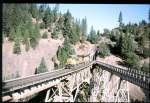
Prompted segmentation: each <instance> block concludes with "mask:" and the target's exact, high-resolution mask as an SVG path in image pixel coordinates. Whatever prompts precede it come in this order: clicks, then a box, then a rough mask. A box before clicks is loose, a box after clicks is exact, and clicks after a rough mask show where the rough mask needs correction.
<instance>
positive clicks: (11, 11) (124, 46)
mask: <svg viewBox="0 0 150 103" xmlns="http://www.w3.org/2000/svg"><path fill="white" fill-rule="evenodd" d="M33 19H34V20H35V23H33ZM116 19H118V22H119V27H117V28H114V29H112V30H108V29H104V32H103V33H100V31H96V30H95V29H94V28H93V27H91V31H90V33H89V34H88V33H87V21H88V20H87V19H86V17H85V18H83V19H82V20H79V19H76V18H74V17H73V16H72V14H71V12H70V11H69V10H68V11H67V12H66V13H64V14H62V13H61V12H60V11H59V5H58V4H56V5H55V7H54V8H50V7H49V6H48V5H46V4H42V5H37V4H3V39H4V38H6V37H7V38H8V40H9V41H11V42H14V46H13V53H14V54H17V55H19V54H21V49H20V45H21V44H24V45H25V49H26V51H29V50H30V48H33V49H35V48H36V47H37V45H38V43H39V40H40V39H42V38H43V39H45V38H48V37H49V36H51V37H52V38H53V39H59V37H60V36H61V35H62V36H63V37H64V38H65V41H64V44H63V46H62V47H59V48H58V51H57V53H56V58H57V59H58V60H59V61H60V67H63V66H64V65H65V64H66V61H67V58H68V57H69V55H72V54H75V52H74V48H73V47H72V45H75V44H76V43H77V42H80V43H84V42H85V41H89V42H90V43H91V44H96V45H98V46H97V47H98V48H99V51H98V52H97V55H98V56H100V57H105V56H108V55H110V54H115V55H117V56H120V57H121V58H122V59H123V61H124V62H123V63H122V65H125V66H128V67H130V68H135V69H140V70H143V71H146V72H149V63H147V62H144V64H142V66H141V65H140V60H141V59H144V58H149V56H150V50H149V41H150V23H148V22H146V21H145V20H141V22H139V23H128V24H124V23H123V13H122V12H120V14H119V18H116ZM149 20H150V11H149ZM93 25H94V24H93ZM42 29H47V30H48V32H50V34H49V33H47V32H44V33H43V34H41V33H40V30H42ZM107 40H108V41H109V42H106V41H107ZM3 41H4V40H3ZM43 61H44V60H43V59H42V62H41V64H42V65H43V63H44V62H43ZM57 66H58V65H57ZM40 67H41V66H40ZM39 71H40V70H39Z"/></svg>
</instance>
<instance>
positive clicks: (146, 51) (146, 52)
mask: <svg viewBox="0 0 150 103" xmlns="http://www.w3.org/2000/svg"><path fill="white" fill-rule="evenodd" d="M143 56H144V57H149V56H150V49H149V48H144V50H143Z"/></svg>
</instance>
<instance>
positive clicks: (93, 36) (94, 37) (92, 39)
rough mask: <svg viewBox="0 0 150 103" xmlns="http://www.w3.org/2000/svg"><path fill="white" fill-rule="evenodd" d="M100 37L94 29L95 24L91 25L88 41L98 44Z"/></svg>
mask: <svg viewBox="0 0 150 103" xmlns="http://www.w3.org/2000/svg"><path fill="white" fill-rule="evenodd" d="M97 39H98V36H97V34H96V31H95V30H94V28H93V26H92V27H91V31H90V34H89V36H88V41H90V42H91V43H92V44H96V42H97Z"/></svg>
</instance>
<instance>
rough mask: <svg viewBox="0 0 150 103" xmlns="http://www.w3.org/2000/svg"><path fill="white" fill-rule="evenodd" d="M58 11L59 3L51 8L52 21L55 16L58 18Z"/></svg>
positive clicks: (55, 18)
mask: <svg viewBox="0 0 150 103" xmlns="http://www.w3.org/2000/svg"><path fill="white" fill-rule="evenodd" d="M58 11H59V4H56V5H55V7H54V9H53V15H54V19H53V20H54V21H53V22H56V20H57V18H58Z"/></svg>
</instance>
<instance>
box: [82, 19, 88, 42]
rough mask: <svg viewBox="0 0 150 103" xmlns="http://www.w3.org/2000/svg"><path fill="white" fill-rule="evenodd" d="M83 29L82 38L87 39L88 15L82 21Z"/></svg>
mask: <svg viewBox="0 0 150 103" xmlns="http://www.w3.org/2000/svg"><path fill="white" fill-rule="evenodd" d="M81 29H82V35H81V37H82V40H83V39H85V37H86V34H87V20H86V17H85V18H84V19H82V22H81Z"/></svg>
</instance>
